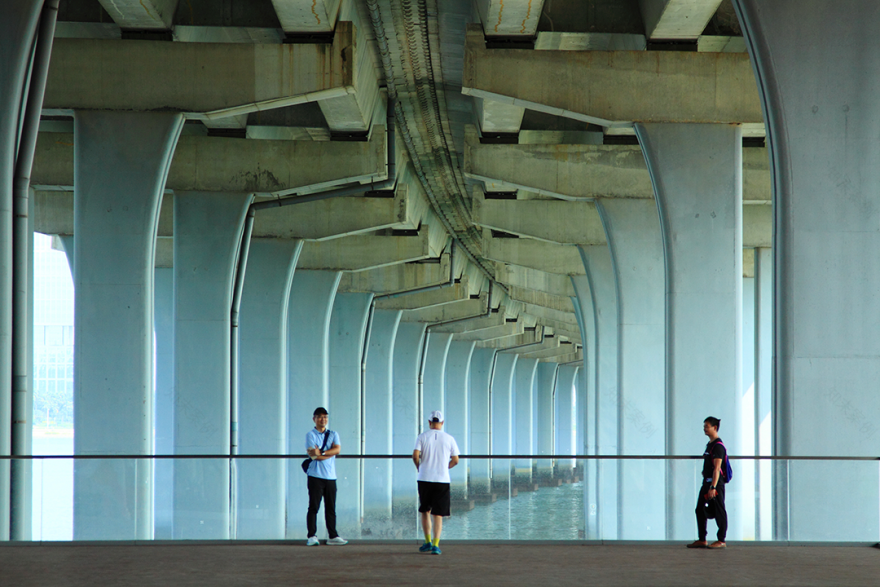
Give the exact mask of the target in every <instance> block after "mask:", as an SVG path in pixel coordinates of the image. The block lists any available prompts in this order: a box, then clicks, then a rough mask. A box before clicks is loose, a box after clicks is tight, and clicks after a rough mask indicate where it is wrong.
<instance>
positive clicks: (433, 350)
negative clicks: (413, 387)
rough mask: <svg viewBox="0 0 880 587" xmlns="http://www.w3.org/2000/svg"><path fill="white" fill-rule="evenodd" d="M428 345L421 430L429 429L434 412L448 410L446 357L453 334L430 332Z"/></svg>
mask: <svg viewBox="0 0 880 587" xmlns="http://www.w3.org/2000/svg"><path fill="white" fill-rule="evenodd" d="M426 339H427V341H426V342H425V344H426V345H428V347H427V349H425V359H424V365H423V366H422V398H421V399H422V402H421V403H422V405H421V414H420V415H419V430H420V431H425V430H427V429H428V424H427V422H428V416H429V415H430V414H431V412H433V411H434V410H440V411H443V410H445V408H446V357H447V355H448V353H449V345H450V343H452V334H447V333H445V332H430V331H428V333H427V335H426Z"/></svg>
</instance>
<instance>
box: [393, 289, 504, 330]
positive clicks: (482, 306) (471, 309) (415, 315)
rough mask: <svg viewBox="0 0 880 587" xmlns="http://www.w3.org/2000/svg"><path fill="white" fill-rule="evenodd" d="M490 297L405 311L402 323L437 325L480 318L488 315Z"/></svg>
mask: <svg viewBox="0 0 880 587" xmlns="http://www.w3.org/2000/svg"><path fill="white" fill-rule="evenodd" d="M487 304H488V296H487V295H486V294H482V295H480V296H479V297H478V298H476V299H467V300H461V301H458V302H452V303H449V304H443V305H442V306H431V307H429V308H422V309H419V310H404V311H403V313H402V314H401V316H400V320H401V321H402V322H427V323H429V324H436V323H438V322H446V321H449V320H463V319H468V318H478V317H483V316H485V315H486V305H487Z"/></svg>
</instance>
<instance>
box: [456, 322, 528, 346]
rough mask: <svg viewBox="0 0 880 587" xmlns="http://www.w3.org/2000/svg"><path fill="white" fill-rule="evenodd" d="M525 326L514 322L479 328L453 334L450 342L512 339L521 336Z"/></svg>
mask: <svg viewBox="0 0 880 587" xmlns="http://www.w3.org/2000/svg"><path fill="white" fill-rule="evenodd" d="M524 328H525V326H524V325H523V323H522V321H521V320H517V321H516V322H505V323H504V324H501V325H500V326H492V327H490V328H481V329H479V330H471V331H468V332H461V333H458V334H454V335H453V336H452V340H461V341H466V342H470V341H476V342H478V343H479V342H488V341H491V340H497V339H499V338H507V337H514V336H519V335H520V334H523V332H524Z"/></svg>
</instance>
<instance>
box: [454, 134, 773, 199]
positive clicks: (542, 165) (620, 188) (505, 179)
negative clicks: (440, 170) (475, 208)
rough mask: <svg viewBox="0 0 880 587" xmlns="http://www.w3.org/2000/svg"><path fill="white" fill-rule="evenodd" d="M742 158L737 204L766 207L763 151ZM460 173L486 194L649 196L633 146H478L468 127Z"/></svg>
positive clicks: (766, 172)
mask: <svg viewBox="0 0 880 587" xmlns="http://www.w3.org/2000/svg"><path fill="white" fill-rule="evenodd" d="M742 157H743V201H744V202H750V203H764V202H770V200H771V189H770V185H771V178H770V156H769V153H768V151H767V149H766V148H747V149H743V150H742ZM464 173H465V176H466V177H469V178H471V179H476V180H479V181H483V182H485V184H486V187H487V189H489V190H490V191H511V190H517V189H521V190H526V191H530V192H534V193H537V194H541V195H545V196H549V197H554V198H561V199H568V200H576V199H593V198H645V199H647V198H653V197H654V187H653V185H652V184H651V176H650V174H649V173H648V168H647V166H646V165H645V158H644V156H643V155H642V150H641V148H640V147H639V146H638V145H583V144H578V145H570V144H569V145H546V144H531V145H525V144H519V145H490V144H487V145H484V144H481V143H480V139H479V136H478V134H477V130H476V128H475V127H473V126H469V127H467V128H466V129H465V147H464Z"/></svg>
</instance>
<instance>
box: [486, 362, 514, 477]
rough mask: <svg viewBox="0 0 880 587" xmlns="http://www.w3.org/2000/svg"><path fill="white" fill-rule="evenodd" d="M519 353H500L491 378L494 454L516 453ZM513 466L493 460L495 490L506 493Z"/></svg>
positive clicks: (506, 462) (503, 461)
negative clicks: (515, 432)
mask: <svg viewBox="0 0 880 587" xmlns="http://www.w3.org/2000/svg"><path fill="white" fill-rule="evenodd" d="M517 358H518V355H515V354H513V353H498V356H497V357H495V373H494V377H493V378H492V388H491V396H492V406H491V407H492V422H491V425H492V447H491V448H492V455H510V454H513V386H514V374H515V373H516V360H517ZM511 465H512V463H510V462H509V461H505V460H502V459H493V460H492V491H498V492H500V493H507V492H508V490H509V488H510V472H511Z"/></svg>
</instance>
